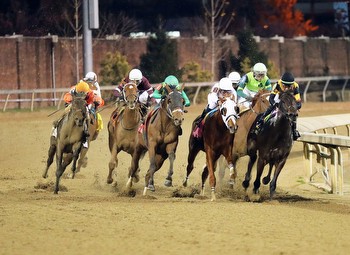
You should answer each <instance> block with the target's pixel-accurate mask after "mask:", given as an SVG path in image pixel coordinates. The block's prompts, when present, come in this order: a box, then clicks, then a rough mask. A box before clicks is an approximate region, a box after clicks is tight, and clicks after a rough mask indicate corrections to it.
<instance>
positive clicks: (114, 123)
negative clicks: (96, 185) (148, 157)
mask: <svg viewBox="0 0 350 255" xmlns="http://www.w3.org/2000/svg"><path fill="white" fill-rule="evenodd" d="M137 93H138V89H137V86H136V84H134V83H128V84H125V86H124V89H123V97H124V101H125V104H126V105H125V106H121V107H120V108H117V109H115V110H114V111H113V112H112V114H111V117H110V120H109V122H108V140H109V141H108V144H109V151H110V153H111V158H110V161H109V164H108V167H109V174H108V177H107V183H108V184H111V183H113V177H112V173H113V170H114V169H115V168H117V167H118V153H119V152H120V151H125V152H126V153H128V154H130V155H131V156H132V154H133V153H134V148H135V139H136V134H137V129H138V127H139V124H140V120H141V114H140V105H139V103H138V102H137ZM115 175H116V174H115ZM136 181H138V176H137V178H136Z"/></svg>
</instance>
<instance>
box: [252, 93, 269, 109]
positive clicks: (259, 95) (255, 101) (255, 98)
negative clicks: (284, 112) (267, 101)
mask: <svg viewBox="0 0 350 255" xmlns="http://www.w3.org/2000/svg"><path fill="white" fill-rule="evenodd" d="M269 93H271V91H269V90H266V89H261V90H259V91H258V93H256V94H255V96H254V97H253V100H252V108H253V107H254V106H255V104H256V103H257V102H258V99H259V98H260V97H261V96H263V95H265V94H266V95H267V94H269Z"/></svg>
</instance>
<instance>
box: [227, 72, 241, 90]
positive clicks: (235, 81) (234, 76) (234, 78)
mask: <svg viewBox="0 0 350 255" xmlns="http://www.w3.org/2000/svg"><path fill="white" fill-rule="evenodd" d="M228 78H229V79H230V80H231V82H232V86H233V88H234V89H235V90H237V88H238V83H239V81H240V79H241V75H240V74H239V73H238V72H231V73H230V74H229V75H228Z"/></svg>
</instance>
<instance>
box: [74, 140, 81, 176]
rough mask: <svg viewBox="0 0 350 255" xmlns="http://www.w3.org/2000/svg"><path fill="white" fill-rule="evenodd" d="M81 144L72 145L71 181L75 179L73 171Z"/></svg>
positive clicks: (75, 167)
mask: <svg viewBox="0 0 350 255" xmlns="http://www.w3.org/2000/svg"><path fill="white" fill-rule="evenodd" d="M82 147H83V144H82V143H81V142H78V143H76V144H74V145H73V163H72V179H74V177H75V171H76V169H77V161H78V158H79V154H80V151H81V148H82Z"/></svg>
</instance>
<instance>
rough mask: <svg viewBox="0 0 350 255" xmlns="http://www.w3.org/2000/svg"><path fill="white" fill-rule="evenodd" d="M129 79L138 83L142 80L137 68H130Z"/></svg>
mask: <svg viewBox="0 0 350 255" xmlns="http://www.w3.org/2000/svg"><path fill="white" fill-rule="evenodd" d="M129 80H130V81H133V82H135V83H136V85H139V84H140V82H141V80H142V73H141V71H140V70H139V69H132V70H131V71H130V73H129Z"/></svg>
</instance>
